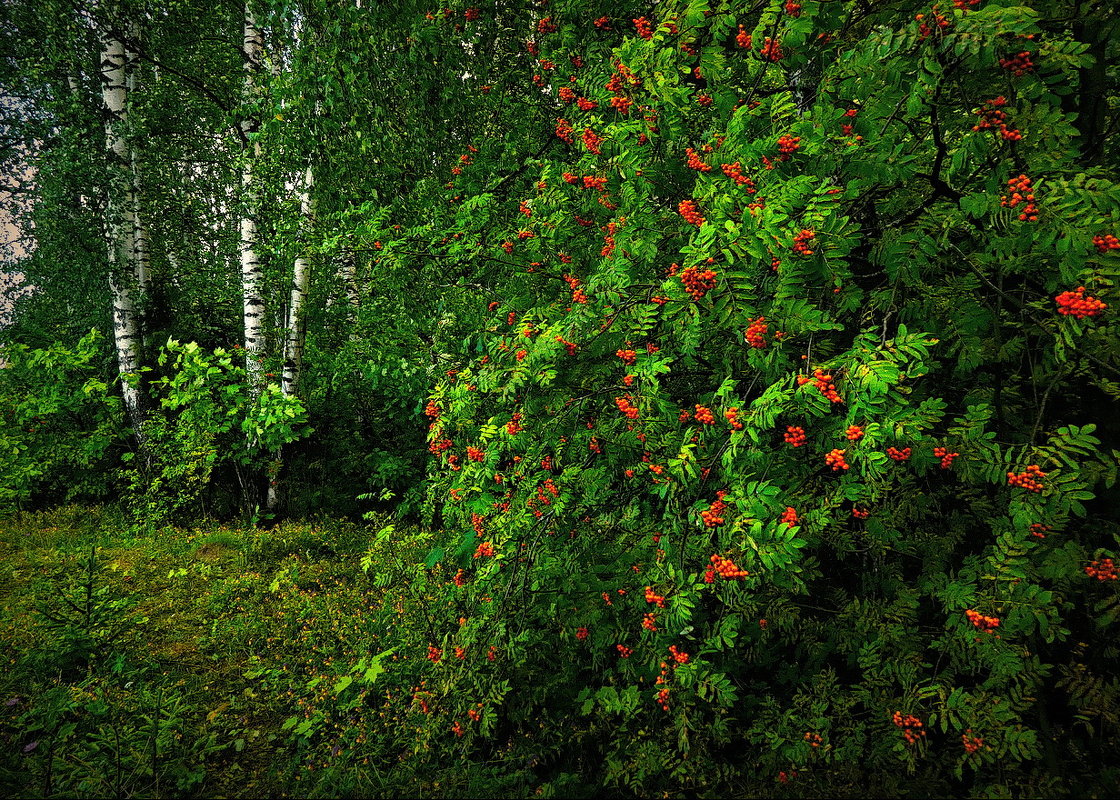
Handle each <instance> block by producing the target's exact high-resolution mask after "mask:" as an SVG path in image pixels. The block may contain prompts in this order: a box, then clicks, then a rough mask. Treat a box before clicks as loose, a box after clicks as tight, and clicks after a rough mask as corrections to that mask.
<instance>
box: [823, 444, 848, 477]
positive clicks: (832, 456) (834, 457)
mask: <svg viewBox="0 0 1120 800" xmlns="http://www.w3.org/2000/svg"><path fill="white" fill-rule="evenodd" d="M845 452H847V451H846V450H839V449H835V448H834V449H833V450H831V451H829V452H828V453H827V454H826V455H825V457H824V463H825V464H828V466H830V467H832V471H833V472H839V471H840V470H842V469H848V468H849V467H850V466H851V465H850V464H848V462H847V461H845V460H844V453H845Z"/></svg>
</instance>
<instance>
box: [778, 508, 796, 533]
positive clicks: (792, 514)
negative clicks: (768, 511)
mask: <svg viewBox="0 0 1120 800" xmlns="http://www.w3.org/2000/svg"><path fill="white" fill-rule="evenodd" d="M778 522H784V523H785V524H786V526H787V527H790V528H794V527H796V526H797V525H799V524H800V520H798V518H797V510H796V509H795V508H794V507H793V506H786V510H785V511H783V512H782V515H781V516H780V517H778Z"/></svg>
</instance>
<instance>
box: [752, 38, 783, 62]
mask: <svg viewBox="0 0 1120 800" xmlns="http://www.w3.org/2000/svg"><path fill="white" fill-rule="evenodd" d="M758 54H759V55H760V56H762V57H763V58H764V59H766V60H767V61H781V60H782V57H783V56H784V53H782V45H781V43H780V42H779V41H778V40H777V39H771V38H770V37H769V36H767V37H766V38H765V39H763V40H762V47H760V48H759V49H758Z"/></svg>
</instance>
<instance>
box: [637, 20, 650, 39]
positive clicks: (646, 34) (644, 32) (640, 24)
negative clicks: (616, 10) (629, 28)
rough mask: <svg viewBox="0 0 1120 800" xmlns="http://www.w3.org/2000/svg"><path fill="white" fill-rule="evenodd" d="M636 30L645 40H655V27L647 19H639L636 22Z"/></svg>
mask: <svg viewBox="0 0 1120 800" xmlns="http://www.w3.org/2000/svg"><path fill="white" fill-rule="evenodd" d="M634 30H635V32H636V33H637V34H638V36H640V37H641V38H643V39H647V40H648V39H652V38H653V26H652V25H651V24H650V21H649V20H648V19H646V18H645V17H638V18H637V19H636V20H634Z"/></svg>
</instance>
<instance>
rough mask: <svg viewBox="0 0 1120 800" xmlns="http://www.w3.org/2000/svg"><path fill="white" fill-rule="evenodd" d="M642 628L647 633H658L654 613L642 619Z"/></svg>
mask: <svg viewBox="0 0 1120 800" xmlns="http://www.w3.org/2000/svg"><path fill="white" fill-rule="evenodd" d="M642 627H643V628H645V629H646V630H647V631H654V632H656V631H657V617H656V616H655V615H654V614H653V612H652V611H651V612H650V613H648V614H646V615H645V616H644V617H642Z"/></svg>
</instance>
